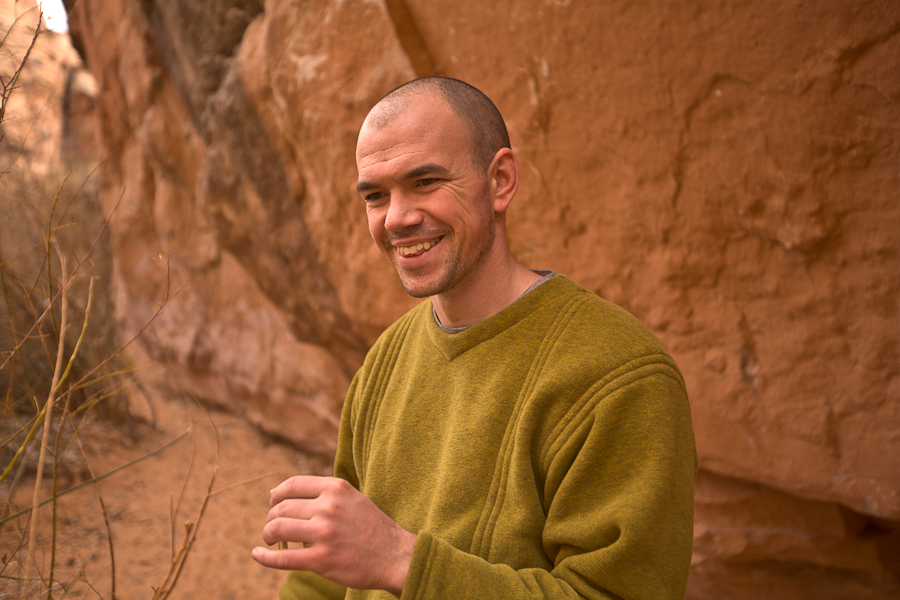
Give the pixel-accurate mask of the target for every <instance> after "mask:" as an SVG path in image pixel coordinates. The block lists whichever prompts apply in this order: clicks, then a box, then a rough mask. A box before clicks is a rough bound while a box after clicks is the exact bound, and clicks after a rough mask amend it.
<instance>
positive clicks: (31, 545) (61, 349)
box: [25, 253, 68, 586]
mask: <svg viewBox="0 0 900 600" xmlns="http://www.w3.org/2000/svg"><path fill="white" fill-rule="evenodd" d="M59 259H60V262H61V269H62V272H63V274H65V272H66V259H65V256H64V255H63V254H61V253H60V257H59ZM66 305H67V302H66V293H65V286H64V287H63V295H62V301H61V303H60V312H61V313H62V314H61V317H60V327H59V341H58V343H57V351H56V367H55V368H54V370H53V383H52V384H51V385H50V395H49V397H48V398H47V410H46V414H45V415H44V433H43V436H42V437H41V452H40V454H39V455H38V466H37V474H36V475H35V477H34V500H33V501H32V504H33V505H34V509H33V510H32V511H31V524H30V530H31V531H30V534H31V535H30V538H29V541H28V554H27V558H26V563H25V582H26V586H30V584H31V571H32V569H33V568H34V552H35V549H36V546H37V530H38V527H37V526H38V506H37V505H38V501H39V499H40V496H41V479H42V478H43V475H44V463H45V462H46V460H47V444H48V443H49V442H50V422H51V416H52V414H53V403H54V402H55V401H56V390H57V384H58V383H59V378H60V376H61V374H62V362H63V355H64V353H65V337H66V327H67V325H68V324H67V323H66V313H67V310H66Z"/></svg>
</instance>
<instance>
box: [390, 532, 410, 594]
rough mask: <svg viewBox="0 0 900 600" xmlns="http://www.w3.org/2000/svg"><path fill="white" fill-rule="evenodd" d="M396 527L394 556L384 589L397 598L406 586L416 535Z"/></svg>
mask: <svg viewBox="0 0 900 600" xmlns="http://www.w3.org/2000/svg"><path fill="white" fill-rule="evenodd" d="M397 528H398V530H399V531H398V536H397V537H398V539H397V545H396V546H395V548H396V553H395V558H394V560H393V561H392V565H391V567H392V568H391V569H390V570H389V574H388V577H387V581H385V586H384V589H385V591H388V592H390V593H392V594H393V595H395V596H397V597H398V598H399V597H400V596H401V595H402V594H403V588H404V587H405V586H406V578H407V576H408V575H409V567H410V565H411V564H412V557H413V552H414V551H415V549H416V541H417V540H418V536H417V535H416V534H414V533H411V532H409V531H406V530H405V529H403V528H401V527H399V526H398V527H397Z"/></svg>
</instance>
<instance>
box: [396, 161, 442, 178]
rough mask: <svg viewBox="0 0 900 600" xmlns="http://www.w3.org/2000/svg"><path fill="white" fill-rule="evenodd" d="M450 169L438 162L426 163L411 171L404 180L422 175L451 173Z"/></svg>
mask: <svg viewBox="0 0 900 600" xmlns="http://www.w3.org/2000/svg"><path fill="white" fill-rule="evenodd" d="M449 174H450V169H448V168H447V167H445V166H443V165H439V164H437V163H425V164H424V165H420V166H418V167H416V168H414V169H412V170H410V171H407V172H406V174H405V175H404V176H403V180H404V181H408V180H410V179H415V178H416V177H421V176H422V175H449Z"/></svg>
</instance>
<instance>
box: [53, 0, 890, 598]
mask: <svg viewBox="0 0 900 600" xmlns="http://www.w3.org/2000/svg"><path fill="white" fill-rule="evenodd" d="M67 4H68V5H69V7H70V8H72V15H71V24H72V30H73V37H74V41H75V45H76V47H77V48H79V50H80V51H81V53H82V54H83V56H84V58H85V60H86V63H87V67H88V69H89V70H90V71H91V72H92V73H93V75H94V76H95V78H96V80H97V84H98V87H99V96H98V104H97V107H98V114H99V132H98V136H99V143H100V145H101V147H102V149H103V150H102V151H103V152H104V153H106V152H109V153H111V154H110V157H109V158H108V159H107V160H106V162H105V163H104V166H103V171H102V190H103V191H102V194H103V198H104V203H105V206H106V208H107V210H112V208H113V207H114V206H116V205H117V206H118V207H117V209H116V216H115V219H114V221H113V230H112V232H113V236H112V239H113V245H114V254H115V257H116V258H115V262H116V265H115V267H116V268H115V270H116V284H117V290H118V291H117V307H118V315H117V316H118V319H119V321H120V324H121V329H122V332H123V334H126V335H127V334H128V332H129V331H133V330H134V329H135V328H136V327H138V326H139V325H140V324H141V323H143V322H144V321H146V319H147V318H149V316H150V315H151V314H152V313H153V311H154V305H156V303H157V302H159V301H160V300H161V298H162V297H163V295H164V293H165V289H166V286H167V283H166V273H167V269H166V261H165V260H162V261H160V260H158V259H159V257H160V254H161V253H162V255H163V256H168V257H169V267H170V270H171V272H170V275H169V277H170V279H171V281H170V284H169V285H170V286H171V288H172V289H174V288H176V287H178V286H179V285H180V284H181V283H182V282H184V281H185V280H187V279H190V282H189V283H188V285H187V286H185V287H184V288H183V290H182V291H181V292H180V293H179V294H178V295H177V296H176V297H175V298H174V299H172V300H170V301H169V303H168V305H167V306H166V308H165V312H164V313H163V315H162V317H161V318H160V319H159V320H158V321H157V323H156V331H157V335H158V340H159V343H160V344H161V347H160V346H152V345H148V346H147V347H146V348H145V351H146V352H147V353H149V354H150V355H152V356H156V357H160V358H166V359H167V360H170V361H171V363H172V364H173V365H174V368H175V370H176V372H177V374H178V375H179V376H180V378H181V380H182V382H183V383H184V384H185V385H186V386H187V388H188V389H189V390H190V391H192V392H193V393H195V394H197V395H198V396H200V397H202V398H205V399H207V400H209V401H212V402H216V403H219V404H221V405H223V406H226V407H228V408H230V409H232V410H236V411H240V412H243V413H244V414H246V415H247V417H248V418H249V419H250V420H251V421H252V422H254V423H256V424H257V425H259V426H261V427H262V428H263V429H265V430H267V431H269V432H271V433H274V434H277V435H280V436H283V437H285V438H287V439H290V440H292V441H294V442H295V443H297V444H299V445H300V446H302V447H304V448H306V449H307V450H309V451H314V452H321V453H325V454H327V453H329V452H331V451H332V450H333V447H334V444H333V438H334V433H335V430H336V423H337V415H338V411H339V408H340V404H341V400H342V394H343V392H344V390H345V389H346V387H347V385H348V382H349V378H350V377H351V376H352V373H353V372H354V370H355V368H356V367H357V366H358V365H359V363H360V361H361V358H362V356H363V354H364V352H365V350H366V348H367V347H368V345H369V344H370V343H371V342H372V341H373V340H374V338H375V337H376V336H377V334H378V333H379V332H380V331H381V330H382V329H383V328H384V327H385V326H386V325H387V324H389V323H390V322H392V321H393V319H395V318H396V317H397V316H398V315H400V314H401V313H403V312H404V311H405V310H407V309H408V308H409V307H410V306H412V304H413V301H412V300H410V299H409V298H407V297H406V296H405V295H404V293H403V292H402V290H401V288H400V287H399V285H398V284H397V283H396V278H395V277H394V275H393V273H392V270H391V268H390V266H389V265H388V264H387V262H386V261H384V260H383V259H382V258H381V257H380V256H379V254H378V253H377V251H376V249H375V247H374V245H373V244H372V242H371V240H369V239H368V236H367V231H366V228H365V224H364V217H363V209H362V206H361V204H360V200H359V199H358V198H357V196H356V194H355V191H354V183H355V167H354V162H353V148H354V144H355V137H356V132H357V129H358V126H359V124H360V123H361V121H362V119H363V117H364V115H365V113H366V112H367V110H368V108H369V107H370V106H371V105H372V104H373V103H374V102H375V101H376V100H377V99H378V98H379V97H380V96H381V95H382V94H384V93H385V92H387V91H388V90H390V89H391V88H393V87H394V86H396V85H398V84H400V83H402V82H404V81H406V80H408V79H410V78H412V77H415V76H420V75H427V74H440V75H446V76H453V77H459V78H462V79H465V80H467V81H470V82H471V83H473V84H475V85H476V86H478V87H480V88H481V89H483V90H484V91H485V92H486V93H487V94H488V95H489V96H491V97H492V98H493V99H494V100H495V101H496V102H497V104H498V106H499V107H500V109H501V111H502V112H503V113H504V115H505V117H506V119H507V121H508V125H509V129H510V133H511V137H512V141H513V146H514V149H515V151H516V152H517V154H518V156H519V159H520V170H521V173H522V176H523V181H522V183H521V185H520V193H519V196H518V198H517V199H516V201H515V204H514V206H513V208H512V212H511V215H510V230H511V234H510V235H511V243H512V247H513V250H514V251H515V252H516V254H517V255H518V256H519V257H521V259H522V260H523V261H525V262H526V263H527V264H528V265H530V266H532V267H534V268H554V269H556V270H557V271H559V272H562V273H566V274H568V275H570V276H571V277H572V278H573V279H575V280H577V281H579V282H581V283H582V284H583V285H585V286H586V287H588V288H590V289H592V290H594V291H596V292H597V293H599V294H600V295H602V296H604V297H606V298H609V299H610V300H612V301H614V302H616V303H618V304H621V305H622V306H624V307H625V308H627V309H629V310H630V311H632V312H633V313H635V314H636V315H637V316H638V317H639V318H641V319H642V320H643V321H645V322H646V323H647V324H648V325H649V326H650V327H651V328H652V329H653V330H654V331H655V332H656V333H657V334H658V335H659V337H660V338H661V339H662V340H663V341H664V342H665V343H666V344H667V346H668V347H669V348H670V350H671V351H672V354H673V355H674V356H675V358H676V360H677V361H678V362H679V364H680V365H681V367H682V369H683V371H684V374H685V378H686V380H687V384H688V387H689V390H690V392H691V399H692V406H693V414H694V423H695V428H696V435H697V444H698V450H699V454H700V461H701V468H702V472H701V474H700V478H699V480H698V490H697V525H696V528H695V557H694V558H695V559H694V565H693V568H692V575H691V584H690V588H689V593H688V596H689V598H696V599H700V598H750V597H754V598H755V597H756V596H758V595H759V594H760V593H765V594H766V595H767V596H768V597H770V598H775V599H781V598H785V599H787V598H813V597H815V598H850V597H853V598H888V597H896V595H898V594H900V587H898V580H900V550H898V548H900V534H898V524H900V366H898V365H900V320H898V319H900V306H898V304H900V301H898V298H900V294H898V292H900V289H898V288H900V277H898V273H900V4H898V3H896V2H888V1H884V0H878V1H874V0H873V1H868V2H866V1H852V0H833V1H829V2H818V3H815V2H808V3H799V2H785V1H783V0H777V1H776V0H760V1H758V2H754V3H735V2H727V1H716V0H699V1H696V0H693V1H692V0H688V1H675V0H660V1H658V2H625V1H615V0H612V1H603V2H573V1H571V0H543V1H541V0H527V1H516V0H500V1H498V2H494V3H476V2H465V1H464V2H451V1H448V0H434V1H428V0H369V1H363V0H343V1H338V0H306V1H303V2H300V1H288V0H268V1H267V2H261V1H254V0H223V1H216V2H213V1H212V0H203V1H197V0H195V1H192V2H191V1H188V0H169V1H166V2H162V1H154V0H140V1H139V0H116V1H112V0H104V1H102V2H101V1H100V0H79V1H78V2H77V3H76V2H74V1H72V0H67Z"/></svg>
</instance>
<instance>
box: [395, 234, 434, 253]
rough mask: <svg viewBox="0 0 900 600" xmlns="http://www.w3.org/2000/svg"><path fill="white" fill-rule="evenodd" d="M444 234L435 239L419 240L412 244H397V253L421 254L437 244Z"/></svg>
mask: <svg viewBox="0 0 900 600" xmlns="http://www.w3.org/2000/svg"><path fill="white" fill-rule="evenodd" d="M443 237H444V236H441V237H437V238H434V239H433V240H428V241H426V242H419V243H418V244H412V245H410V246H396V248H397V254H399V255H400V256H416V255H418V254H421V253H423V252H425V251H426V250H428V249H429V248H431V247H432V246H434V245H435V244H437V243H438V242H439V241H441V239H442V238H443Z"/></svg>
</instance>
